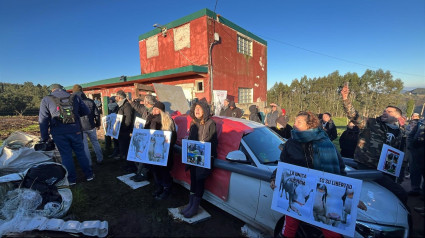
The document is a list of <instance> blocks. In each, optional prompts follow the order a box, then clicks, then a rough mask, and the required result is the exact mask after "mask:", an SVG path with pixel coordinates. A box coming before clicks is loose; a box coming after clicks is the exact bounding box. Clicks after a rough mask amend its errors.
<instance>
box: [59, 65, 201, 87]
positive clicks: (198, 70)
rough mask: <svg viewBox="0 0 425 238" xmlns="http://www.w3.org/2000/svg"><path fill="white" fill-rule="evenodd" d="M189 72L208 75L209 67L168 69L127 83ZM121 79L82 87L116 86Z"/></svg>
mask: <svg viewBox="0 0 425 238" xmlns="http://www.w3.org/2000/svg"><path fill="white" fill-rule="evenodd" d="M187 72H194V73H208V67H207V66H197V65H189V66H185V67H180V68H175V69H168V70H163V71H158V72H153V73H149V74H141V75H136V76H127V81H126V82H130V81H135V80H142V79H150V78H157V77H162V76H167V75H173V74H181V73H187ZM120 78H121V76H120V77H115V78H110V79H103V80H99V81H94V82H91V83H84V84H81V87H83V88H88V87H94V86H99V85H105V84H114V83H122V81H120ZM72 87H73V86H68V87H65V89H66V90H69V89H72Z"/></svg>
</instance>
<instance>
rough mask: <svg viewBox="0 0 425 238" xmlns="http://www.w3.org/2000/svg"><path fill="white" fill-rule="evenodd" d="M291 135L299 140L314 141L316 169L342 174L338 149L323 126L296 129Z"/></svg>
mask: <svg viewBox="0 0 425 238" xmlns="http://www.w3.org/2000/svg"><path fill="white" fill-rule="evenodd" d="M291 136H292V139H293V140H295V141H297V142H300V143H309V142H311V143H312V145H313V167H314V169H316V170H321V171H325V172H328V173H333V174H341V171H340V166H339V158H338V157H339V154H338V151H337V150H336V149H335V146H334V145H333V144H332V142H331V141H330V140H329V137H328V135H327V134H326V132H325V131H324V130H323V129H322V128H314V129H309V130H306V131H297V130H295V129H294V130H292V131H291Z"/></svg>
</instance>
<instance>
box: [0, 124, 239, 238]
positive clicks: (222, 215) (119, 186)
mask: <svg viewBox="0 0 425 238" xmlns="http://www.w3.org/2000/svg"><path fill="white" fill-rule="evenodd" d="M34 124H38V117H24V118H17V117H0V126H1V127H0V128H1V129H0V131H1V132H2V134H1V139H2V140H4V139H6V138H7V137H8V136H9V135H10V134H11V132H12V131H16V130H22V129H23V128H27V127H28V126H30V125H34ZM6 130H7V131H8V132H6ZM27 133H30V134H33V135H37V136H39V131H38V128H35V129H34V128H33V130H32V131H30V132H27ZM98 136H99V139H102V141H101V144H102V147H103V148H104V143H103V139H104V136H103V129H101V130H99V131H98ZM109 154H110V151H109V150H107V149H104V163H103V164H102V165H97V164H96V163H95V161H96V158H95V154H94V152H92V159H93V170H94V173H95V175H96V177H95V179H94V180H93V181H91V182H86V181H85V178H84V175H83V173H82V171H81V170H80V169H79V167H78V165H77V174H78V179H77V184H76V185H75V186H73V187H72V188H71V190H72V193H73V203H72V206H71V208H70V210H69V211H68V213H67V215H66V216H65V217H63V218H62V219H64V220H78V221H80V222H82V221H88V220H101V221H107V222H108V223H109V234H108V237H153V236H155V237H241V236H242V234H241V232H240V230H241V227H242V226H243V225H244V223H243V222H242V221H240V220H239V219H237V218H235V217H233V216H231V215H229V214H227V213H226V212H224V211H222V210H220V209H218V208H216V207H215V206H213V205H211V204H210V203H208V202H206V201H205V200H204V201H202V202H201V206H202V207H203V208H204V209H205V210H206V211H207V212H209V213H210V214H211V218H210V219H208V220H205V221H202V222H200V223H197V224H192V225H190V224H187V223H184V222H181V221H178V220H174V219H173V218H172V217H171V216H170V215H169V214H168V208H175V207H179V206H182V205H184V204H186V203H187V202H188V197H189V192H188V191H187V190H186V189H185V188H183V187H182V186H180V185H178V184H174V186H173V188H172V192H171V196H170V197H169V198H168V199H167V200H164V201H157V200H155V199H154V198H153V197H152V195H151V194H152V192H153V191H154V189H155V185H154V181H153V179H152V178H151V179H150V184H149V185H147V186H145V187H142V188H139V189H136V190H133V189H131V188H130V187H129V186H128V185H126V184H124V183H123V182H121V181H120V180H118V179H117V178H116V177H117V176H121V175H124V174H127V173H126V172H125V171H124V170H123V168H122V167H124V166H125V163H126V162H125V161H118V160H115V159H110V158H108V155H109ZM75 164H78V162H76V161H75ZM22 236H25V237H62V236H67V237H72V236H69V235H67V234H63V233H61V234H60V233H59V234H58V233H55V232H38V231H35V232H26V233H20V234H14V235H12V237H22ZM73 236H75V235H73ZM81 236H82V235H81Z"/></svg>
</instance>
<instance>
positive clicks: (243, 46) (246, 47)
mask: <svg viewBox="0 0 425 238" xmlns="http://www.w3.org/2000/svg"><path fill="white" fill-rule="evenodd" d="M238 52H239V53H241V54H244V55H249V56H252V40H250V39H248V38H246V37H243V36H240V35H238Z"/></svg>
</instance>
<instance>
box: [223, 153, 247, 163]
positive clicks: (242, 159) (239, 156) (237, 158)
mask: <svg viewBox="0 0 425 238" xmlns="http://www.w3.org/2000/svg"><path fill="white" fill-rule="evenodd" d="M226 160H229V161H232V162H238V163H249V161H248V160H247V159H246V156H245V154H244V153H243V152H242V151H240V150H234V151H230V152H229V153H228V154H227V156H226Z"/></svg>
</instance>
